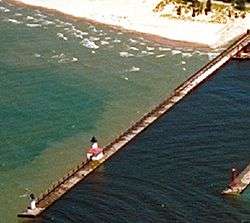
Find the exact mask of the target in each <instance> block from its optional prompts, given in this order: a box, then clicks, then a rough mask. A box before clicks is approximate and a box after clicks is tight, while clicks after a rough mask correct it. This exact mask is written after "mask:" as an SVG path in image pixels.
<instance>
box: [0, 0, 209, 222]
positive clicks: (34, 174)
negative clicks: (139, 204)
mask: <svg viewBox="0 0 250 223" xmlns="http://www.w3.org/2000/svg"><path fill="white" fill-rule="evenodd" d="M0 42H1V44H0V129H1V131H0V139H1V140H0V191H1V196H0V216H1V220H0V221H2V220H3V221H4V223H5V222H6V223H12V222H17V221H18V220H17V218H16V214H17V213H18V212H19V211H20V210H22V209H24V208H25V207H26V205H27V202H28V198H27V196H28V195H29V194H30V193H31V192H34V193H35V194H39V193H41V192H43V191H45V190H46V188H48V186H49V185H51V184H53V183H54V182H55V181H56V180H57V179H59V178H61V177H62V176H63V175H64V174H65V173H66V172H67V171H68V170H69V169H70V168H72V167H75V166H76V165H77V164H78V163H79V162H80V161H81V160H82V159H83V157H85V156H84V155H85V149H86V148H87V147H88V146H89V139H90V138H91V137H92V136H93V135H96V136H97V138H98V139H99V140H100V144H102V145H104V144H106V143H108V142H110V141H111V140H112V139H114V138H115V137H116V136H117V135H119V134H120V133H121V132H122V131H123V130H124V129H126V128H127V127H128V126H130V125H131V123H132V122H134V121H136V120H137V119H138V118H139V117H141V116H142V115H143V114H144V113H145V112H148V111H149V110H150V109H151V108H152V107H153V106H154V105H156V104H158V103H159V102H160V101H161V100H162V99H163V98H165V97H167V96H168V95H169V94H170V92H171V91H172V90H173V89H174V88H175V87H177V86H178V85H179V84H181V83H182V82H183V81H184V80H185V79H186V78H187V77H188V76H190V75H191V74H192V73H193V72H194V71H195V70H198V69H199V68H200V67H201V66H202V65H204V64H205V63H206V62H207V61H208V60H209V58H210V56H213V54H205V53H202V52H199V51H194V50H193V49H187V50H185V51H183V50H181V49H178V48H175V49H173V48H169V47H167V46H163V45H160V44H156V43H154V42H150V41H148V40H146V39H144V38H143V37H141V36H136V35H134V34H132V33H125V32H124V31H118V30H113V29H111V28H109V27H107V26H103V25H96V24H90V23H88V22H86V21H83V20H81V21H80V20H76V19H70V18H66V17H64V16H62V15H60V14H55V13H49V14H48V13H47V12H44V11H39V10H35V9H30V8H23V7H20V6H18V7H16V6H14V5H12V4H10V3H9V2H8V1H0ZM151 149H152V150H153V149H154V148H151ZM116 159H117V158H116ZM114 160H115V159H114ZM113 162H114V161H113ZM135 163H136V162H135ZM110 164H111V163H110ZM108 165H109V164H108ZM128 170H129V169H128ZM101 188H102V187H101ZM62 221H64V220H62Z"/></svg>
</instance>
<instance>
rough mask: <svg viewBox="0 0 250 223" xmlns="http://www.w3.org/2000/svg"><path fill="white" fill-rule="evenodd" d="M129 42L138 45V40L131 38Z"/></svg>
mask: <svg viewBox="0 0 250 223" xmlns="http://www.w3.org/2000/svg"><path fill="white" fill-rule="evenodd" d="M129 41H130V42H131V43H137V40H135V39H132V38H130V39H129Z"/></svg>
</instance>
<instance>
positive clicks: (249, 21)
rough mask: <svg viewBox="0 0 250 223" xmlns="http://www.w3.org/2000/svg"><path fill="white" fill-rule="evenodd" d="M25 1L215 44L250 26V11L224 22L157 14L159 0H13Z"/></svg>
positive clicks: (172, 37)
mask: <svg viewBox="0 0 250 223" xmlns="http://www.w3.org/2000/svg"><path fill="white" fill-rule="evenodd" d="M16 2H21V3H24V4H27V5H32V6H39V7H44V8H47V9H54V10H57V11H59V12H62V13H65V14H68V15H72V16H76V17H81V18H86V19H91V20H94V21H96V22H100V23H104V24H108V25H112V26H118V27H122V28H124V29H127V30H132V31H136V32H140V33H147V34H151V35H156V36H159V37H163V38H166V39H170V40H175V41H184V42H189V43H196V44H201V45H206V46H208V47H210V48H217V47H220V46H224V45H226V44H227V43H228V42H230V41H231V40H233V39H235V38H236V37H238V36H239V35H241V34H243V33H244V32H246V31H247V29H249V28H250V15H247V17H246V18H245V19H242V18H238V19H235V20H234V21H231V22H229V23H226V24H219V23H209V22H205V21H204V22H198V21H187V20H185V21H184V20H178V19H170V18H165V17H160V16H159V14H157V13H155V12H153V8H154V7H155V6H156V4H157V3H158V2H159V0H137V1H135V0H116V1H113V0H71V1H69V0H16Z"/></svg>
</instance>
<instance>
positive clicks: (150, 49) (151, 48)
mask: <svg viewBox="0 0 250 223" xmlns="http://www.w3.org/2000/svg"><path fill="white" fill-rule="evenodd" d="M146 48H147V50H149V51H152V50H154V49H155V48H154V47H150V46H147V47H146Z"/></svg>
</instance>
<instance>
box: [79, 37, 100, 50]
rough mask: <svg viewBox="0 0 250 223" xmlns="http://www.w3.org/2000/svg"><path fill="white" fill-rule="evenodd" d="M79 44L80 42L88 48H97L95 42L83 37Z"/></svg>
mask: <svg viewBox="0 0 250 223" xmlns="http://www.w3.org/2000/svg"><path fill="white" fill-rule="evenodd" d="M80 44H82V45H83V46H85V47H87V48H89V49H98V48H99V46H98V45H96V44H95V42H93V41H91V40H89V39H87V38H85V39H83V40H82V41H81V42H80Z"/></svg>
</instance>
